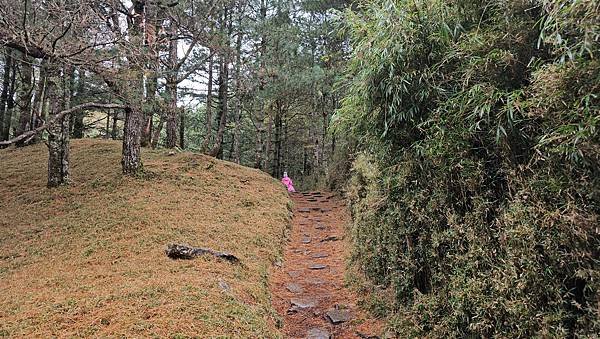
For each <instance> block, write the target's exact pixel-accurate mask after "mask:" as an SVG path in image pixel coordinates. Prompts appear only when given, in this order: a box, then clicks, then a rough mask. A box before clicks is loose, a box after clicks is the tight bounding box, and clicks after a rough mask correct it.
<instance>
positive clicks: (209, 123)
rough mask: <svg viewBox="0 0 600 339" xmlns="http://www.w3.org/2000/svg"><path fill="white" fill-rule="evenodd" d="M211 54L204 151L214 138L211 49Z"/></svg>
mask: <svg viewBox="0 0 600 339" xmlns="http://www.w3.org/2000/svg"><path fill="white" fill-rule="evenodd" d="M209 52H210V53H211V56H210V57H209V59H208V85H207V87H208V88H207V92H206V121H205V125H206V136H205V137H204V142H203V143H202V152H206V151H207V150H208V147H209V146H210V141H211V139H212V119H213V117H212V90H213V89H212V85H213V56H212V51H209Z"/></svg>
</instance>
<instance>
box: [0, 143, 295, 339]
mask: <svg viewBox="0 0 600 339" xmlns="http://www.w3.org/2000/svg"><path fill="white" fill-rule="evenodd" d="M46 159H47V150H46V147H45V146H44V145H43V144H41V145H36V146H30V147H26V148H23V149H15V148H10V149H6V150H1V151H0V164H2V171H1V172H0V282H1V283H0V334H2V335H4V336H10V337H31V336H36V337H50V336H60V337H69V336H75V337H81V336H100V337H106V336H109V337H113V336H130V337H162V338H164V337H177V338H180V337H202V338H216V337H219V338H229V337H278V336H279V335H280V334H279V331H278V329H277V328H276V327H275V323H276V321H275V317H276V315H275V313H274V311H273V309H272V307H271V302H270V295H269V290H268V283H267V280H268V276H267V275H268V268H269V266H270V265H271V263H272V262H273V261H275V260H276V259H277V258H278V257H279V256H280V255H281V250H282V247H283V240H284V237H283V236H282V235H283V234H284V232H285V230H286V227H287V225H288V224H289V218H290V212H289V199H288V196H287V194H286V192H285V191H284V189H283V188H282V187H281V185H280V184H279V183H278V182H277V181H275V180H274V179H272V178H270V177H269V176H268V175H266V174H264V173H262V172H259V171H257V170H253V169H249V168H245V167H241V166H238V165H235V164H232V163H228V162H223V161H218V160H215V159H213V158H210V157H206V156H203V155H198V154H192V153H178V154H176V155H173V156H167V152H166V151H164V150H157V151H152V150H146V149H144V151H143V159H144V169H145V174H144V176H143V177H140V178H128V177H124V176H122V175H121V173H120V143H119V142H115V141H98V140H77V141H73V142H72V152H71V172H72V179H73V184H72V185H70V186H68V187H61V188H58V189H47V188H46V186H45V184H46V161H47V160H46ZM168 243H185V244H189V245H192V246H202V247H210V248H213V249H215V250H221V251H227V252H231V253H233V254H235V255H237V256H238V257H239V258H240V259H241V262H242V265H232V264H230V263H227V262H224V261H219V260H216V259H213V258H199V259H196V260H192V261H174V260H171V259H169V258H167V257H166V256H165V254H164V249H165V245H166V244H168ZM225 284H226V285H228V286H229V289H227V288H225V289H223V287H224V286H225Z"/></svg>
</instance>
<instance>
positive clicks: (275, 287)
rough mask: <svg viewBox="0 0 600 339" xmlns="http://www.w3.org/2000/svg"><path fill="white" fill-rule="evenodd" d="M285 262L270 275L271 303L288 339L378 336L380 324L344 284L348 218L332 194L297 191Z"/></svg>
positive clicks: (343, 206)
mask: <svg viewBox="0 0 600 339" xmlns="http://www.w3.org/2000/svg"><path fill="white" fill-rule="evenodd" d="M292 200H293V201H294V219H293V225H292V230H291V236H290V239H289V240H290V241H289V243H288V245H287V247H286V249H285V253H284V257H285V261H284V263H283V266H282V267H281V268H278V269H275V271H274V272H273V274H272V277H273V278H272V281H271V290H272V294H273V304H274V306H275V308H276V309H277V312H278V313H279V314H280V315H281V317H282V318H283V332H284V334H285V336H286V338H313V339H316V338H319V339H322V338H377V336H376V334H378V333H379V331H380V328H381V326H380V324H379V322H377V321H376V320H374V319H370V318H369V317H368V315H367V314H366V313H365V312H362V311H361V310H360V309H359V308H358V306H357V300H356V297H355V296H354V295H353V294H352V292H351V291H349V290H348V289H347V288H345V287H344V271H345V264H346V262H345V258H346V254H347V250H346V248H347V242H346V241H347V240H346V239H344V235H345V233H344V227H345V225H347V223H348V222H349V215H348V213H347V210H346V207H345V205H344V202H343V201H342V200H341V199H339V198H338V197H336V196H335V195H333V194H331V193H321V192H310V193H295V194H293V195H292Z"/></svg>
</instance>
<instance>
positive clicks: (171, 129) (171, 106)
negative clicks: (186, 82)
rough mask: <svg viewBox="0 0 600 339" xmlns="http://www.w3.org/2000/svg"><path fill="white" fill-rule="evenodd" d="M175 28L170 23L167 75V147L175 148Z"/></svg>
mask: <svg viewBox="0 0 600 339" xmlns="http://www.w3.org/2000/svg"><path fill="white" fill-rule="evenodd" d="M176 36H177V26H176V25H175V23H174V22H171V40H170V41H169V68H170V69H169V74H168V75H167V79H166V80H167V84H166V86H167V100H168V104H167V105H168V108H167V147H168V148H174V147H175V146H177V118H178V115H179V114H178V111H177V62H178V59H177V39H176Z"/></svg>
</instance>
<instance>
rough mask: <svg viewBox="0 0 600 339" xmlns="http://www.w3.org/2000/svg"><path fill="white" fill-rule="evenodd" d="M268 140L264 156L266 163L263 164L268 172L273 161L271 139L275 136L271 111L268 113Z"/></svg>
mask: <svg viewBox="0 0 600 339" xmlns="http://www.w3.org/2000/svg"><path fill="white" fill-rule="evenodd" d="M266 118H267V140H265V154H264V156H263V158H264V159H265V164H264V165H263V170H264V171H266V172H267V173H268V171H269V168H270V167H271V165H272V162H271V159H272V158H271V139H272V138H273V118H272V117H271V114H270V113H267V117H266Z"/></svg>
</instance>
